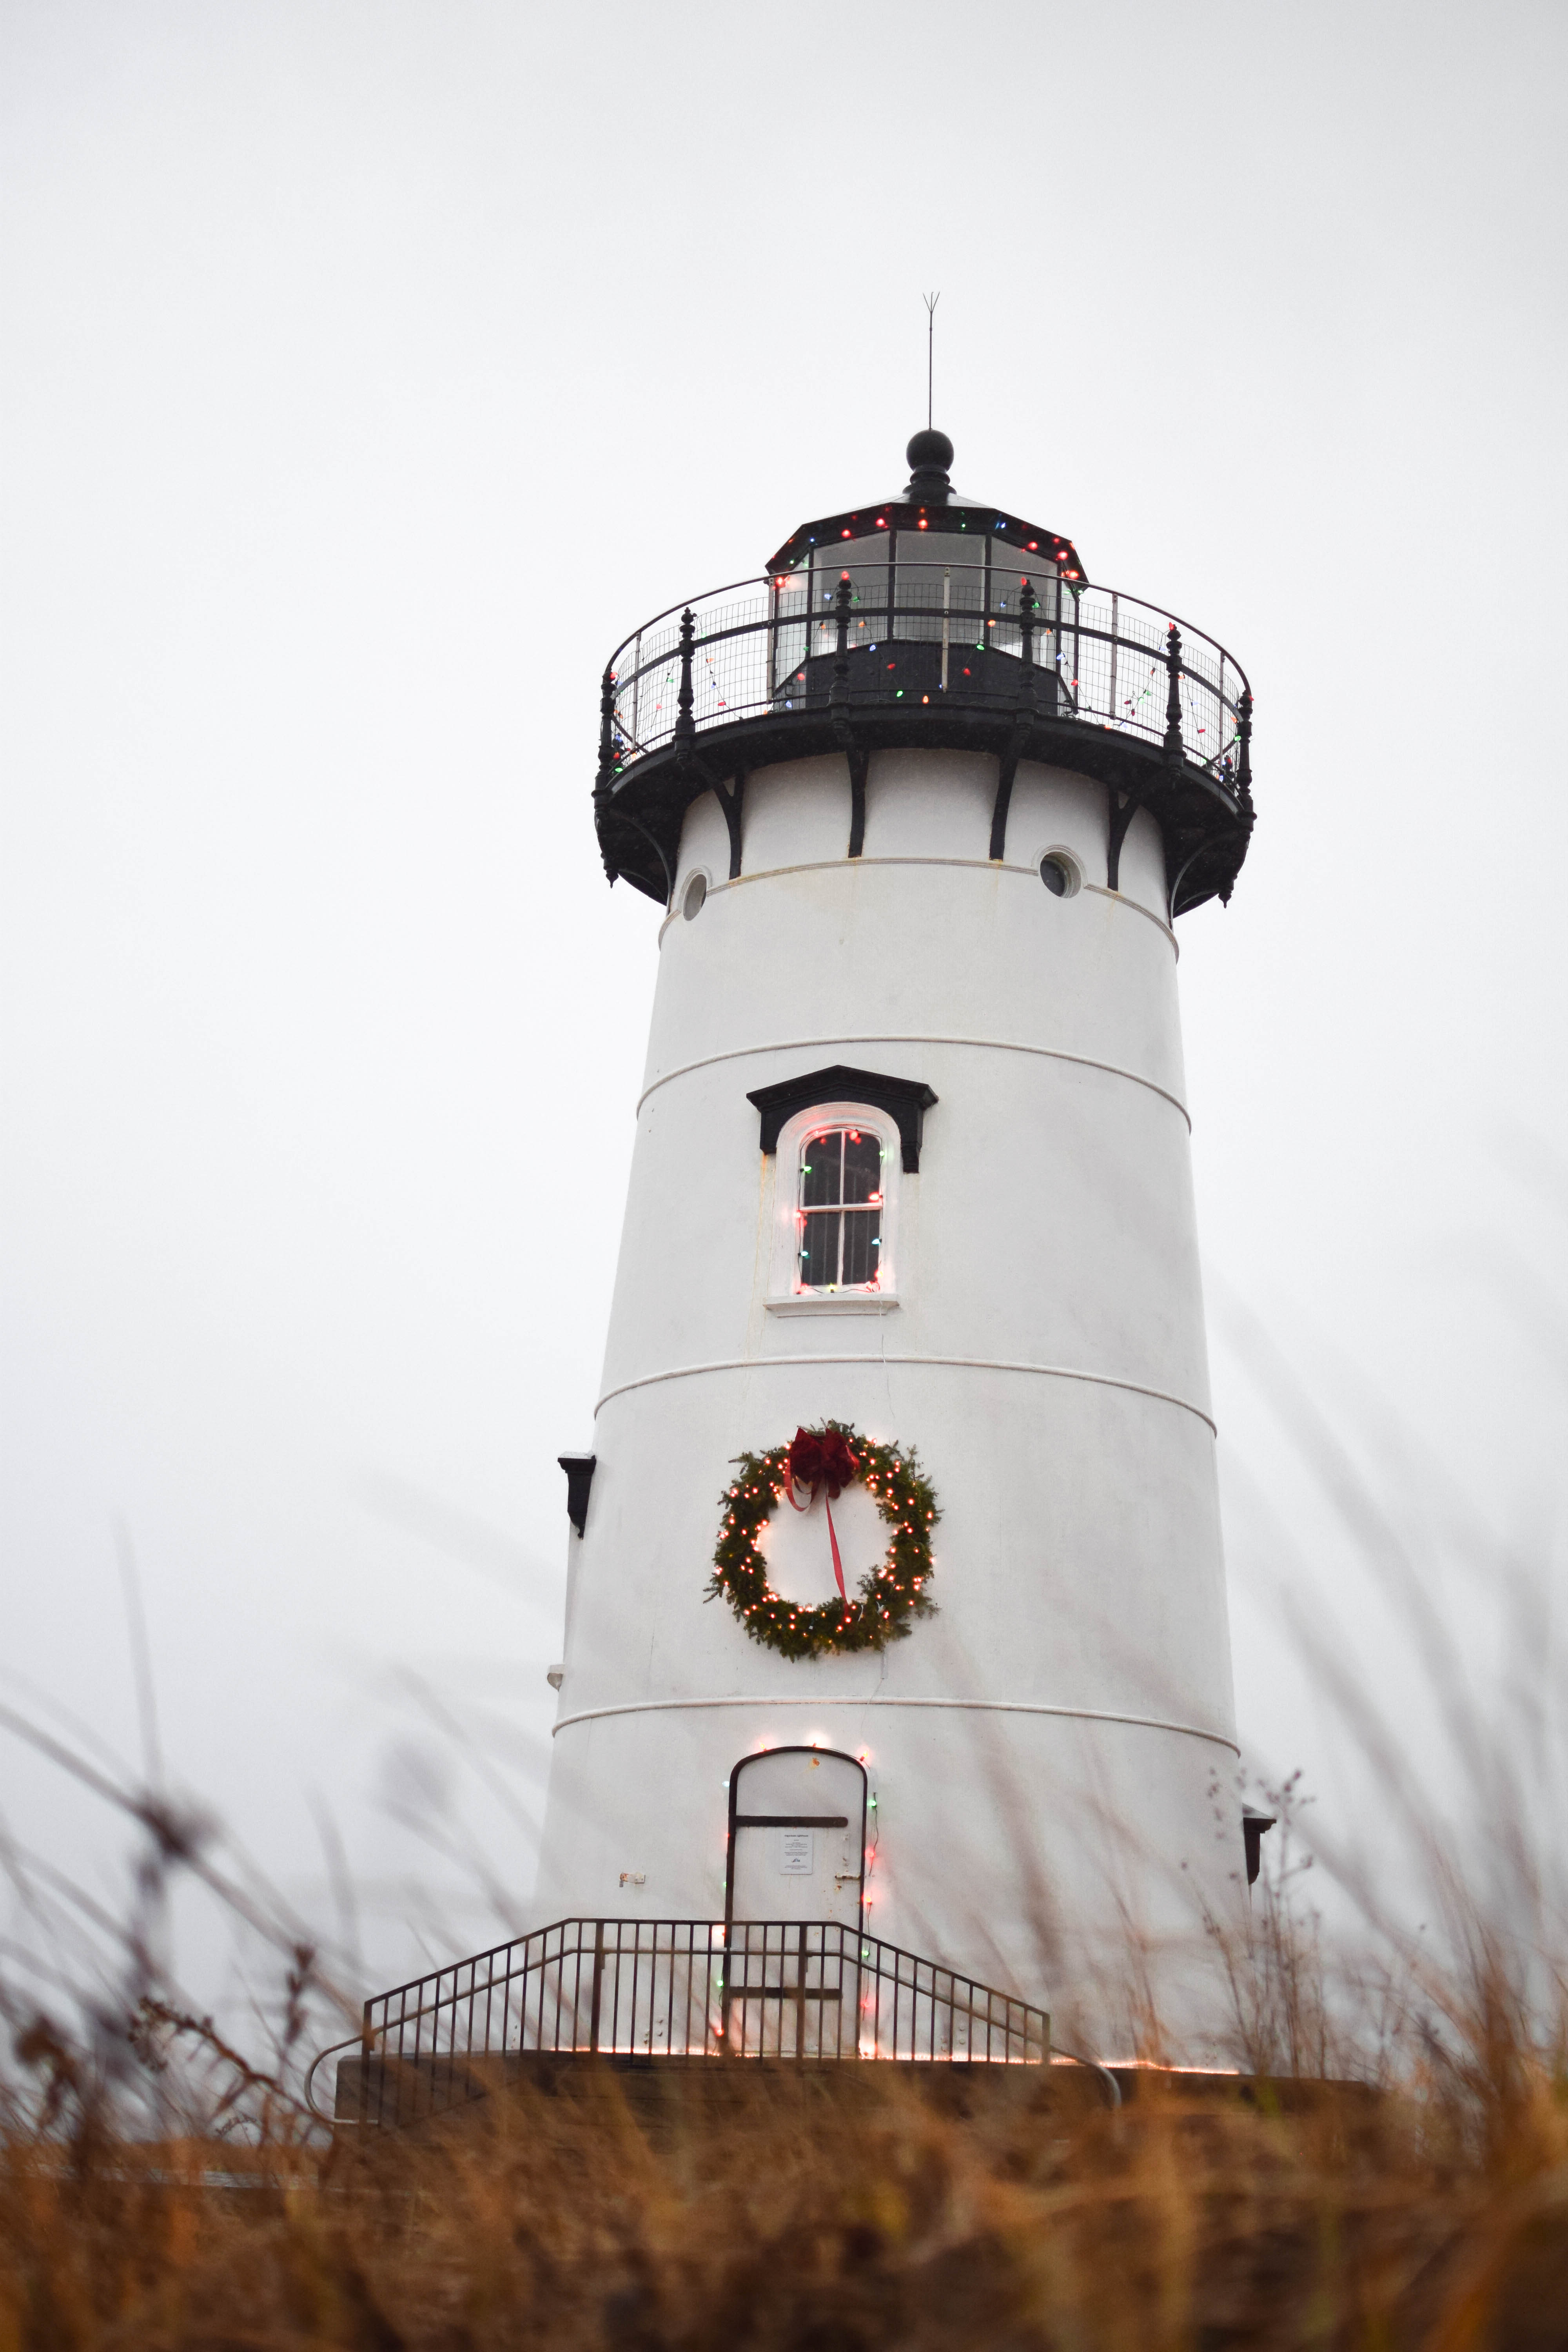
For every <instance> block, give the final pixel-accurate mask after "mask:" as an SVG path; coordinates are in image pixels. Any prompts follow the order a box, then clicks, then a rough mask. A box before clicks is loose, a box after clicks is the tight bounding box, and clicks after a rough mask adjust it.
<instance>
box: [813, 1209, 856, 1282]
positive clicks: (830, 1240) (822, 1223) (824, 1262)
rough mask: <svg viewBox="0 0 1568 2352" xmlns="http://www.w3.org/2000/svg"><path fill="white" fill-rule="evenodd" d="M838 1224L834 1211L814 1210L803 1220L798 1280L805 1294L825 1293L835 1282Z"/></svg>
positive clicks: (836, 1213)
mask: <svg viewBox="0 0 1568 2352" xmlns="http://www.w3.org/2000/svg"><path fill="white" fill-rule="evenodd" d="M839 1222H840V1220H839V1214H838V1211H837V1209H828V1210H818V1211H817V1212H816V1213H815V1214H814V1215H811V1216H808V1217H807V1218H806V1220H805V1230H804V1231H803V1233H802V1234H801V1237H800V1278H801V1282H802V1283H803V1285H804V1286H805V1288H806V1289H807V1290H826V1288H827V1287H828V1286H829V1285H830V1284H832V1283H837V1280H838V1226H839ZM851 1223H859V1220H858V1218H855V1219H852V1220H851Z"/></svg>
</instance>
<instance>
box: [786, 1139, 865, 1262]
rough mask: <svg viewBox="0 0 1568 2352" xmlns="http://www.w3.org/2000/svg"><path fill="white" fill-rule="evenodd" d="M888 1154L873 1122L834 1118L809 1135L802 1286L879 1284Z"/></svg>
mask: <svg viewBox="0 0 1568 2352" xmlns="http://www.w3.org/2000/svg"><path fill="white" fill-rule="evenodd" d="M885 1156H886V1146H885V1144H884V1143H883V1140H882V1138H881V1136H880V1135H879V1132H878V1130H877V1129H875V1128H874V1127H866V1126H851V1125H847V1124H840V1123H839V1122H837V1121H835V1122H834V1124H833V1125H832V1126H823V1127H818V1128H814V1129H812V1130H811V1131H810V1132H809V1133H807V1134H806V1135H805V1136H804V1137H803V1138H802V1139H801V1146H800V1158H799V1176H798V1190H797V1196H796V1206H797V1214H798V1217H799V1242H798V1244H797V1255H798V1259H799V1273H798V1276H797V1284H796V1286H797V1288H798V1289H800V1290H802V1291H811V1290H822V1291H835V1290H877V1289H879V1288H880V1286H881V1263H882V1213H883V1210H884V1208H885V1207H886V1205H887V1203H886V1198H885V1195H884V1192H883V1187H882V1162H883V1159H884V1157H885Z"/></svg>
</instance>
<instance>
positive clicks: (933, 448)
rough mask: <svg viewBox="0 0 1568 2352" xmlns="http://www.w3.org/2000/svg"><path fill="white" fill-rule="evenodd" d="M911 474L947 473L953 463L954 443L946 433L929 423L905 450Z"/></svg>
mask: <svg viewBox="0 0 1568 2352" xmlns="http://www.w3.org/2000/svg"><path fill="white" fill-rule="evenodd" d="M904 455H905V457H907V458H908V459H909V461H910V473H911V474H926V473H945V472H946V471H947V469H948V467H950V466H951V465H952V442H951V441H950V440H949V439H948V437H947V436H946V434H945V433H938V432H937V431H936V430H935V429H934V428H933V427H932V426H931V425H927V427H926V429H925V431H924V432H923V433H917V434H916V435H915V437H914V439H913V440H912V441H911V442H910V446H909V447H908V448H907V449H906V450H905V451H904Z"/></svg>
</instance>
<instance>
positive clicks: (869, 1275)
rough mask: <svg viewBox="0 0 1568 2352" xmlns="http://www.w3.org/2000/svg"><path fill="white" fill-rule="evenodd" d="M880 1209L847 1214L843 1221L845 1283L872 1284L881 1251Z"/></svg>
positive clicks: (855, 1210) (850, 1211)
mask: <svg viewBox="0 0 1568 2352" xmlns="http://www.w3.org/2000/svg"><path fill="white" fill-rule="evenodd" d="M881 1234H882V1212H881V1211H880V1209H854V1210H849V1211H847V1212H846V1213H845V1218H844V1279H845V1281H846V1282H847V1283H863V1282H874V1281H875V1280H876V1278H877V1261H878V1259H879V1257H880V1256H881V1255H882V1252H881V1248H880V1246H879V1244H880V1241H881Z"/></svg>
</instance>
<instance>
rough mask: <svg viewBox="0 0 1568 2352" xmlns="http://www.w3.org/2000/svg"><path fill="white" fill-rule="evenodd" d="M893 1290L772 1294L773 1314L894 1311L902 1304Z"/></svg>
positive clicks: (770, 1308)
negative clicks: (777, 1295) (791, 1294)
mask: <svg viewBox="0 0 1568 2352" xmlns="http://www.w3.org/2000/svg"><path fill="white" fill-rule="evenodd" d="M898 1303H899V1301H898V1295H897V1293H896V1292H894V1291H891V1290H828V1291H807V1292H803V1293H802V1294H801V1295H800V1296H799V1297H792V1298H770V1299H769V1300H768V1301H767V1310H768V1313H769V1314H770V1315H890V1314H891V1313H892V1312H893V1310H894V1308H895V1307H897V1306H898Z"/></svg>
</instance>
